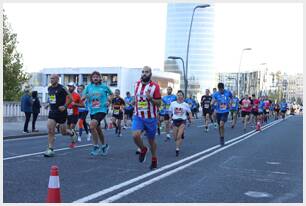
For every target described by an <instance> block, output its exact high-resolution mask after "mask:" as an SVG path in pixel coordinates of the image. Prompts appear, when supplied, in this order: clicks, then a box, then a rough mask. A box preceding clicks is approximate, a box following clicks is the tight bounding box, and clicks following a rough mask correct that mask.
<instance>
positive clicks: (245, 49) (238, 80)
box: [237, 48, 252, 98]
mask: <svg viewBox="0 0 306 206" xmlns="http://www.w3.org/2000/svg"><path fill="white" fill-rule="evenodd" d="M249 50H252V48H244V49H242V50H241V55H240V62H239V68H238V73H237V94H238V98H240V92H239V90H240V89H239V82H240V67H241V62H242V56H243V52H244V51H249Z"/></svg>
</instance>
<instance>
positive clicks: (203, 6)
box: [185, 4, 210, 96]
mask: <svg viewBox="0 0 306 206" xmlns="http://www.w3.org/2000/svg"><path fill="white" fill-rule="evenodd" d="M206 7H210V5H209V4H202V5H197V6H196V7H194V9H193V12H192V17H191V22H190V28H189V34H188V42H187V54H186V83H187V85H186V87H188V57H189V44H190V36H191V28H192V23H193V16H194V13H195V11H196V10H197V9H199V8H200V9H204V8H206ZM186 92H187V91H186ZM185 95H186V96H187V94H185Z"/></svg>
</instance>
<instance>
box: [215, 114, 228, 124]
mask: <svg viewBox="0 0 306 206" xmlns="http://www.w3.org/2000/svg"><path fill="white" fill-rule="evenodd" d="M216 117H217V122H218V124H219V125H220V122H221V121H222V122H224V123H225V122H227V118H228V112H225V113H216Z"/></svg>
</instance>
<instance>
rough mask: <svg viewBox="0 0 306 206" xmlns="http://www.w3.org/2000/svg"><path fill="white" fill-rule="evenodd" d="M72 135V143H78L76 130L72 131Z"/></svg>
mask: <svg viewBox="0 0 306 206" xmlns="http://www.w3.org/2000/svg"><path fill="white" fill-rule="evenodd" d="M71 132H72V135H71V142H73V143H75V142H76V141H77V138H78V136H77V133H76V132H75V131H74V129H72V130H71Z"/></svg>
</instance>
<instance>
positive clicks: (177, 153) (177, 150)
mask: <svg viewBox="0 0 306 206" xmlns="http://www.w3.org/2000/svg"><path fill="white" fill-rule="evenodd" d="M179 153H180V150H179V149H176V150H175V156H176V157H178V156H179Z"/></svg>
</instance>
